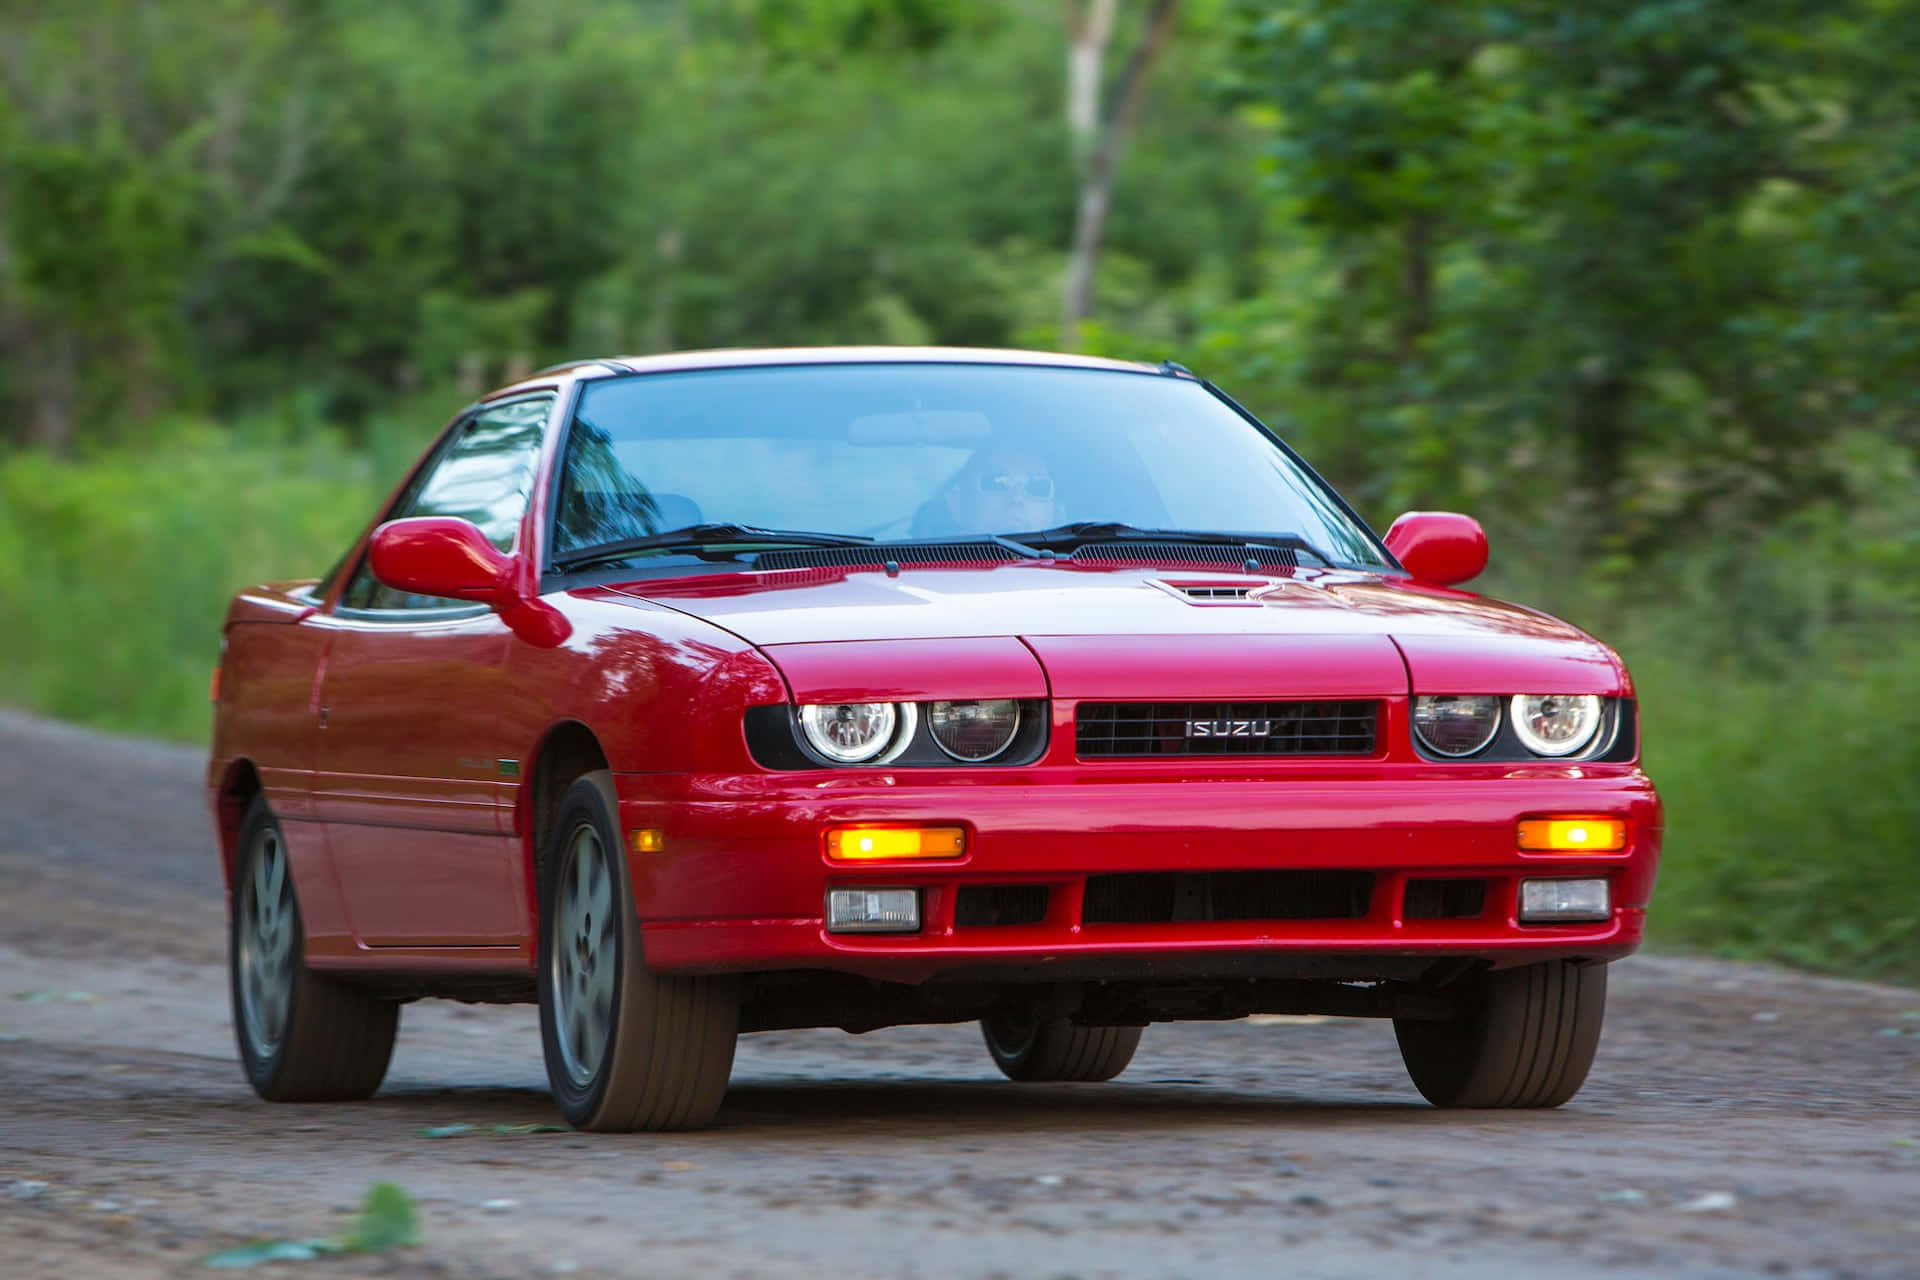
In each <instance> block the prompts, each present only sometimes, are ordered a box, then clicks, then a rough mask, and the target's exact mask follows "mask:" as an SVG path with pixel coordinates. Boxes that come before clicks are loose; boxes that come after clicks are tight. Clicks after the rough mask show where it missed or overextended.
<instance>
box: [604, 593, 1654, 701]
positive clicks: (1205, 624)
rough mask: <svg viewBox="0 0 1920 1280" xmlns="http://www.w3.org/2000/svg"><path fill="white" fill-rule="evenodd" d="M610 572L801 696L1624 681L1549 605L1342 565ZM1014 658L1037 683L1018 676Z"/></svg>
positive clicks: (1474, 687) (1504, 686)
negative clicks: (775, 670)
mask: <svg viewBox="0 0 1920 1280" xmlns="http://www.w3.org/2000/svg"><path fill="white" fill-rule="evenodd" d="M614 590H615V591H617V592H619V593H621V594H624V595H628V596H631V597H634V598H636V599H637V600H647V601H651V602H653V603H655V604H658V605H661V606H664V607H667V608H671V609H675V610H679V611H681V612H684V613H688V614H692V615H693V616H695V617H698V618H701V619H703V620H705V621H707V622H710V623H712V624H714V625H716V626H719V627H722V628H724V629H726V630H727V631H730V632H732V633H734V634H735V635H737V636H739V637H741V638H742V639H744V640H746V641H747V642H749V643H751V644H753V645H755V646H757V647H759V648H760V649H762V650H763V651H765V652H766V653H768V654H769V656H771V657H772V658H773V659H774V661H775V662H776V663H777V664H778V665H779V666H780V667H781V669H782V670H783V671H784V672H786V673H787V675H788V677H789V681H790V683H792V684H793V685H794V692H795V695H796V696H816V695H821V696H824V694H825V693H827V692H829V691H831V692H832V693H834V694H837V695H839V696H852V694H853V693H854V692H855V691H856V689H865V690H866V691H868V692H869V693H870V694H872V695H873V696H882V695H883V694H884V693H887V692H888V691H891V693H892V696H896V697H913V696H919V695H920V694H926V693H929V691H933V692H931V696H942V697H948V698H955V697H961V698H964V697H984V696H1001V697H1008V696H1015V697H1025V696H1042V695H1043V694H1044V693H1045V692H1047V691H1048V690H1050V691H1051V693H1052V694H1053V696H1056V697H1103V696H1160V697H1190V698H1197V697H1232V696H1250V693H1249V685H1250V683H1251V684H1260V685H1262V686H1267V685H1272V684H1275V682H1276V681H1279V680H1280V677H1281V675H1282V673H1284V680H1283V681H1281V682H1282V683H1284V684H1285V686H1286V691H1287V692H1288V693H1291V694H1295V695H1299V696H1309V695H1313V696H1342V695H1348V696H1351V695H1357V694H1386V693H1405V692H1406V691H1407V690H1408V689H1409V687H1410V686H1411V688H1412V689H1413V690H1414V691H1416V692H1432V693H1438V692H1462V693H1467V692H1508V693H1529V692H1540V693H1619V692H1624V691H1625V690H1624V688H1623V685H1624V680H1625V676H1624V672H1623V671H1622V670H1621V668H1620V667H1619V664H1618V662H1617V660H1616V659H1614V657H1613V655H1612V654H1611V652H1610V651H1609V650H1607V649H1606V648H1605V646H1603V645H1601V644H1599V643H1598V642H1597V641H1595V640H1593V639H1592V638H1591V637H1589V636H1587V635H1586V634H1585V633H1583V632H1581V631H1579V630H1578V629H1576V628H1574V627H1571V626H1569V625H1567V624H1566V623H1564V622H1561V621H1559V620H1558V619H1555V618H1551V617H1548V616H1547V615H1545V614H1542V613H1538V612H1536V611H1534V610H1531V609H1525V608H1522V607H1520V606H1517V605H1512V604H1507V603H1505V602H1502V601H1498V600H1492V599H1488V598H1485V597H1482V596H1477V595H1474V594H1472V593H1470V592H1465V591H1457V590H1451V589H1447V588H1439V587H1428V586H1423V585H1420V584H1417V583H1412V582H1410V581H1408V580H1406V579H1401V578H1389V577H1382V576H1379V575H1374V574H1365V573H1355V572H1348V571H1329V570H1316V569H1298V570H1294V571H1292V572H1290V573H1289V572H1284V571H1282V572H1278V573H1263V574H1259V575H1241V574H1231V573H1229V574H1220V573H1208V572H1205V571H1199V572H1194V571H1181V570H1160V569H1138V568H1136V569H1113V568H1090V567H1081V566H1072V565H1053V566H1042V565H1002V566H995V567H991V568H954V569H923V568H908V569H905V570H903V571H902V572H901V573H900V574H899V575H898V576H892V575H888V574H886V573H883V572H879V571H872V570H857V571H848V570H841V569H795V570H784V571H776V572H769V573H761V574H727V575H722V576H716V577H702V578H674V579H668V580H659V579H655V580H651V581H644V582H634V583H628V584H625V585H622V586H619V587H616V588H614ZM1242 590H1244V591H1245V592H1246V594H1245V595H1244V596H1242V595H1240V594H1239V593H1240V592H1241V591H1242ZM1003 642H1004V643H1003ZM1017 650H1021V651H1024V652H1017ZM1027 653H1031V654H1033V655H1037V657H1038V665H1033V664H1031V663H1028V661H1027V657H1026V655H1027ZM1023 664H1024V666H1023ZM1027 668H1030V669H1031V670H1032V673H1033V674H1032V677H1031V678H1030V679H1029V680H1027V681H1025V682H1024V683H1025V684H1032V683H1035V682H1037V681H1038V680H1039V678H1040V677H1041V675H1042V674H1044V677H1045V679H1046V683H1047V686H1048V688H1047V689H1041V690H1028V689H1025V688H1015V687H1012V686H1015V685H1021V684H1023V682H1022V681H1018V680H1015V679H1014V678H1013V676H1014V672H1015V671H1017V670H1022V669H1027ZM966 672H978V673H980V676H981V679H980V680H979V681H968V680H965V679H964V675H965V673H966ZM915 673H921V674H915ZM796 677H797V678H796ZM961 683H967V684H973V683H979V684H981V687H980V688H979V689H964V688H961V687H960V684H961ZM803 685H804V686H805V687H806V688H807V690H808V692H807V693H806V694H804V695H803V693H802V686H803ZM882 686H884V687H882ZM921 686H924V688H923V687H921Z"/></svg>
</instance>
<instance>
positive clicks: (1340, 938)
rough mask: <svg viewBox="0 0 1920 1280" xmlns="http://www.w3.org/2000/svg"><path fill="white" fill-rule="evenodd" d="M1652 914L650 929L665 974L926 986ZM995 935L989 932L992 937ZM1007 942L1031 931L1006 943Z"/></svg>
mask: <svg viewBox="0 0 1920 1280" xmlns="http://www.w3.org/2000/svg"><path fill="white" fill-rule="evenodd" d="M1645 921H1646V912H1645V911H1644V910H1642V909H1638V908H1621V909H1620V910H1618V911H1616V912H1615V913H1614V918H1613V919H1612V920H1611V921H1608V922H1607V923H1606V924H1603V925H1598V926H1591V925H1551V926H1520V925H1515V924H1512V923H1511V922H1508V921H1497V920H1485V921H1481V920H1475V921H1446V920H1435V921H1419V922H1417V923H1416V925H1415V927H1412V928H1409V927H1407V926H1406V925H1405V924H1403V923H1400V922H1381V921H1377V920H1352V921H1338V922H1317V921H1316V922H1300V923H1298V924H1289V923H1275V924H1268V925H1260V924H1258V923H1255V922H1247V923H1207V924H1185V925H1130V926H1103V927H1100V928H1097V929H1093V930H1089V929H1087V928H1085V927H1081V928H1077V929H1073V930H1059V929H1049V928H1048V927H1047V926H1044V925H1038V926H1008V927H1003V928H993V929H979V928H976V929H971V930H966V931H964V932H962V933H958V934H956V932H955V931H954V930H952V929H951V928H949V929H946V930H944V931H942V932H939V933H935V934H863V935H852V934H829V933H827V932H826V931H825V928H824V925H823V922H822V921H821V920H819V919H817V918H803V919H791V920H697V921H696V920H669V921H653V922H649V923H648V924H647V925H646V926H645V929H644V931H643V937H644V938H645V946H646V954H647V965H648V967H649V968H652V969H656V970H658V971H660V972H670V973H686V974H697V973H726V972H742V971H765V970H781V969H834V970H839V971H842V972H847V973H853V974H857V975H860V976H863V977H868V978H873V979H878V980H883V981H892V982H908V983H921V982H927V981H932V980H941V979H955V980H958V979H967V980H980V981H987V980H1001V981H1029V982H1033V981H1054V982H1063V981H1122V980H1152V979H1166V980H1182V981H1191V980H1203V979H1208V978H1212V979H1231V978H1259V977H1270V978H1298V977H1321V978H1326V979H1329V980H1334V981H1362V980H1369V979H1381V978H1389V977H1395V976H1400V974H1402V973H1405V974H1407V975H1409V976H1411V975H1414V974H1417V973H1419V972H1421V971H1424V970H1425V969H1426V968H1428V967H1430V966H1431V965H1432V964H1433V963H1434V962H1436V961H1442V960H1448V959H1455V958H1458V959H1467V960H1472V961H1476V962H1479V963H1481V964H1484V965H1485V966H1487V967H1489V968H1508V967H1510V966H1514V965H1523V964H1534V963H1538V962H1540V961H1543V960H1560V959H1579V960H1589V961H1595V962H1607V961H1612V960H1618V959H1620V958H1622V957H1624V956H1627V955H1630V954H1632V953H1633V952H1634V951H1636V950H1638V949H1639V946H1640V939H1641V935H1642V932H1643V930H1644V927H1645ZM983 934H984V935H986V936H985V937H983V936H982V935H983ZM997 935H1024V937H1022V936H997Z"/></svg>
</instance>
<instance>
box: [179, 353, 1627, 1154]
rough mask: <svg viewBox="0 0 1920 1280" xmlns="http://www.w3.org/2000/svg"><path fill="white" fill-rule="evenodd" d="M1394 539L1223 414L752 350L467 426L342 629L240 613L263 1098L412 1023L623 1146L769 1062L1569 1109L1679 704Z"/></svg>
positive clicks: (298, 587)
mask: <svg viewBox="0 0 1920 1280" xmlns="http://www.w3.org/2000/svg"><path fill="white" fill-rule="evenodd" d="M1485 563H1486V539H1485V537H1484V535H1483V534H1482V533H1481V530H1480V527H1479V525H1477V524H1476V523H1475V522H1474V521H1472V520H1470V519H1468V518H1466V517H1464V516H1459V515H1448V514H1439V513H1415V514H1411V515H1407V516H1403V517H1401V518H1400V519H1399V520H1398V521H1396V522H1395V523H1394V525H1393V527H1392V528H1391V529H1390V530H1388V532H1387V535H1386V538H1385V539H1384V540H1382V539H1380V538H1378V537H1376V536H1375V535H1374V534H1373V533H1372V532H1371V531H1369V529H1368V528H1367V526H1366V524H1365V523H1363V522H1362V521H1361V520H1360V518H1359V517H1358V516H1357V515H1355V514H1354V512H1353V510H1352V508H1350V507H1349V506H1348V505H1347V504H1346V503H1345V502H1344V501H1342V500H1341V498H1340V496H1339V495H1338V494H1336V493H1335V492H1334V491H1333V490H1332V489H1331V488H1329V487H1328V486H1327V485H1326V484H1325V483H1324V482H1323V481H1322V480H1320V479H1319V478H1318V477H1317V476H1316V475H1315V474H1314V473H1313V471H1312V470H1311V469H1310V468H1309V467H1308V466H1307V465H1306V464H1305V463H1304V462H1303V461H1301V459H1300V458H1299V457H1298V456H1297V455H1295V454H1294V452H1293V451H1292V450H1291V449H1289V448H1288V447H1287V445H1286V444H1285V442H1283V441H1282V440H1281V439H1279V438H1278V437H1277V436H1276V435H1275V434H1274V433H1273V432H1272V431H1270V430H1269V429H1267V428H1266V427H1264V426H1262V425H1261V424H1260V423H1259V422H1258V421H1256V420H1255V419H1254V418H1253V417H1252V416H1251V415H1249V414H1248V413H1247V412H1246V411H1245V410H1243V409H1241V408H1240V407H1239V406H1238V405H1237V404H1235V403H1234V402H1233V401H1232V400H1231V399H1229V398H1228V397H1227V396H1226V395H1225V394H1223V393H1222V392H1221V391H1219V390H1218V389H1217V388H1215V387H1213V386H1212V385H1211V384H1209V383H1207V382H1205V381H1203V380H1201V379H1199V378H1196V377H1195V376H1194V375H1193V374H1191V373H1189V372H1188V371H1187V370H1185V369H1183V368H1181V367H1180V366H1178V365H1174V364H1171V363H1169V364H1166V365H1162V366H1159V367H1154V366H1150V365H1139V364H1126V363H1119V362H1115V361H1107V360H1094V359H1082V358H1078V357H1073V356H1062V355H1051V354H1038V353H1029V352H1013V351H968V350H946V349H904V348H882V349H838V350H793V351H723V352H703V353H694V354H682V355H673V356H662V357H649V358H644V359H621V360H597V361H586V362H581V363H577V364H570V365H566V366H564V367H560V368H555V369H551V370H548V371H545V372H543V373H541V374H539V375H536V376H535V377H533V378H530V379H528V380H526V381H523V382H520V383H518V384H516V385H514V386H511V387H508V388H506V389H505V390H502V391H498V392H495V393H494V394H492V395H490V396H487V397H486V398H485V399H483V400H481V401H480V402H479V403H477V404H475V405H474V406H472V407H471V408H469V409H467V410H466V411H465V412H463V413H461V414H460V415H459V416H458V417H457V418H455V419H454V421H453V422H452V424H451V425H449V426H448V427H447V428H446V430H445V431H444V432H442V433H441V435H440V437H439V439H438V441H437V442H436V443H435V444H434V445H433V447H432V448H431V449H430V450H429V451H428V452H427V454H426V456H425V457H424V458H423V459H422V461H421V462H420V464H419V465H418V467H417V468H416V469H415V470H414V472H413V474H412V475H411V476H410V477H409V478H408V479H407V481H406V482H405V483H404V484H402V485H401V486H400V488H399V490H398V492H396V493H395V495H394V496H393V498H392V500H391V501H390V502H389V503H388V504H387V506H386V508H385V509H384V510H383V511H382V512H381V513H380V514H379V516H378V518H376V519H375V520H374V521H373V522H372V524H371V525H370V526H369V527H368V529H367V531H366V533H365V534H364V535H363V536H362V537H361V538H360V540H359V541H358V542H356V543H355V544H354V545H353V546H352V547H351V548H349V549H348V551H347V553H346V554H345V555H344V556H342V557H341V559H340V562H339V564H338V565H337V566H335V568H334V570H333V571H332V572H331V573H329V574H328V575H327V576H326V577H325V578H323V579H320V580H318V581H312V580H307V581H299V582H286V583H276V584H272V585H268V586H261V587H256V588H254V589H252V590H248V591H245V592H242V593H241V594H240V595H238V596H237V597H236V598H235V599H234V601H233V604H232V607H231V610H230V612H229V614H228V618H227V623H226V630H225V641H224V647H223V650H222V660H221V665H220V668H219V671H218V672H217V673H216V690H217V702H218V709H217V717H216V724H215V732H214V739H213V753H212V760H211V762H210V765H209V769H208V774H207V784H208V789H209V794H210V797H211V802H212V808H213V815H214V819H215V823H216V825H217V827H218V831H219V842H220V854H221V860H222V865H223V868H224V870H225V873H226V877H227V881H228V884H229V885H230V887H231V912H230V915H231V956H232V978H233V1003H234V1022H235V1026H236V1030H237V1034H238V1039H239V1047H240V1055H241V1058H242V1061H243V1063H244V1065H245V1068H246V1072H247V1075H248V1077H249V1078H250V1080H251V1081H252V1084H253V1087H254V1088H255V1089H256V1090H258V1092H259V1093H260V1094H261V1095H262V1096H263V1097H267V1098H274V1099H283V1100H289V1101H291V1100H301V1099H338V1098H360V1097H365V1096H367V1095H368V1094H370V1093H372V1092H373V1091H374V1090H375V1089H376V1088H378V1087H379V1084H380V1081H381V1078H382V1076H383V1075H384V1074H385V1072H386V1067H387V1061H388V1057H389V1055H390V1053H391V1051H392V1047H393V1040H394V1030H395V1026H396V1022H397V1019H398V1014H399V1008H400V1005H401V1004H403V1003H404V1002H406V1001H409V1000H414V999H417V998H420V997H423V996H442V997H452V998H455V999H460V1000H481V1001H502V1002H504V1001H523V1002H530V1003H538V1005H539V1006H540V1019H541V1027H542V1031H543V1036H544V1042H545V1050H546V1065H547V1074H548V1077H549V1079H550V1080H551V1081H552V1085H553V1093H554V1097H555V1100H556V1101H557V1102H558V1104H559V1108H560V1111H561V1113H562V1114H563V1115H564V1116H565V1117H566V1119H567V1120H568V1121H569V1122H570V1123H572V1124H574V1125H576V1126H579V1127H581V1128H586V1129H613V1130H619V1129H672V1128H688V1127H693V1126H698V1125H701V1124H705V1123H706V1122H708V1121H709V1120H710V1119H711V1118H712V1116H713V1115H714V1112H715V1110H716V1108H717V1107H718V1106H719V1105H720V1101H721V1098H722V1095H723V1094H724V1092H725V1090H726V1084H727V1075H728V1071H729V1069H730V1068H731V1065H732V1059H733V1046H734V1041H735V1038H736V1036H738V1035H739V1033H741V1032H743V1031H764V1030H770V1029H775V1028H787V1027H843V1028H845V1029H847V1030H849V1031H866V1030H869V1029H872V1028H875V1027H884V1026H889V1025H894V1024H901V1023H927V1022H958V1021H970V1020H978V1021H979V1023H980V1025H981V1029H982V1031H983V1033H984V1036H985V1040H986V1047H987V1050H988V1052H989V1053H990V1054H991V1055H992V1058H993V1060H994V1062H995V1063H996V1064H997V1065H998V1066H999V1068H1000V1070H1001V1071H1003V1072H1005V1073H1006V1074H1007V1075H1008V1076H1010V1077H1012V1078H1013V1079H1015V1080H1081V1081H1093V1080H1106V1079H1109V1078H1111V1077H1113V1076H1115V1075H1117V1074H1119V1073H1120V1072H1121V1071H1122V1070H1123V1069H1124V1068H1125V1067H1126V1065H1127V1062H1128V1060H1129V1058H1130V1057H1131V1056H1132V1054H1133V1052H1134V1049H1135V1046H1136V1045H1138V1044H1139V1041H1140V1035H1141V1029H1142V1028H1143V1027H1145V1026H1146V1025H1147V1024H1148V1023H1151V1022H1162V1021H1173V1020H1180V1019H1199V1018H1239V1017H1243V1016H1245V1015H1247V1014H1251V1013H1256V1012H1277V1013H1327V1014H1343V1015H1354V1016H1361V1017H1380V1018H1391V1019H1392V1020H1393V1024H1394V1030H1395V1032H1396V1034H1397V1036H1398V1039H1399V1044H1400V1049H1401V1053H1402V1055H1403V1057H1404V1059H1405V1062H1406V1065H1407V1069H1408V1071H1409V1073H1410V1074H1411V1076H1412V1078H1413V1082H1414V1084H1415V1085H1416V1086H1417V1087H1418V1088H1419V1090H1420V1092H1421V1093H1423V1094H1425V1095H1426V1097H1427V1098H1429V1099H1430V1100H1431V1101H1433V1102H1434V1103H1436V1104H1438V1105H1440V1106H1445V1107H1543V1106H1554V1105H1557V1104H1559V1103H1562V1102H1564V1101H1566V1100H1567V1099H1568V1098H1570V1097H1572V1096H1573V1094H1574V1093H1575V1091H1576V1090H1578V1089H1579V1087H1580V1085H1581V1083H1582V1082H1583V1080H1584V1079H1585V1077H1586V1074H1587V1069H1588V1066H1589V1064H1590V1063H1591V1062H1592V1059H1593V1055H1594V1049H1595V1046H1596V1044H1597V1042H1598V1039H1599V1035H1600V1025H1601V1018H1602V1013H1603V1009H1604V1005H1605V1000H1606V975H1607V969H1606V966H1607V962H1608V961H1611V960H1613V959H1615V958H1617V957H1619V956H1623V955H1625V954H1627V953H1628V952H1630V951H1632V950H1633V949H1634V948H1635V947H1636V946H1637V945H1638V944H1639V941H1640V936H1641V929H1642V924H1643V920H1644V915H1645V909H1646V905H1647V899H1648V895H1649V893H1650V892H1651V890H1652V887H1653V880H1654V868H1655V863H1656V860H1657V858H1658V855H1659V845H1660V835H1661V811H1660V805H1659V801H1658V799H1657V797H1656V796H1655V794H1654V788H1653V785H1652V783H1651V782H1650V781H1649V780H1648V778H1647V776H1646V774H1645V773H1644V772H1642V770H1641V768H1640V765H1639V759H1640V751H1639V740H1638V733H1637V730H1636V721H1635V715H1634V699H1633V686H1632V683H1631V681H1630V680H1629V678H1628V675H1627V672H1626V670H1625V668H1624V667H1623V666H1622V665H1621V663H1620V660H1619V659H1618V658H1617V657H1616V656H1615V655H1614V654H1613V653H1612V652H1611V651H1610V650H1609V649H1607V648H1606V647H1605V646H1604V645H1602V644H1600V643H1599V642H1598V641H1596V640H1594V639H1593V638H1591V637H1590V636H1587V635H1585V634H1583V633H1582V632H1580V631H1578V630H1576V629H1575V628H1573V627H1571V626H1568V625H1567V624H1565V623H1562V622H1559V621H1556V620H1555V619H1553V618H1550V617H1546V616H1544V615H1542V614H1540V613H1537V612H1534V611H1532V610H1529V609H1524V608H1520V607H1518V606H1516V605H1511V604H1503V603H1500V602H1497V601H1494V600H1489V599H1484V598H1482V597H1479V596H1476V595H1473V594H1471V593H1469V592H1465V591H1461V590H1457V589H1455V584H1458V583H1460V582H1464V581H1466V580H1467V579H1469V578H1472V577H1473V576H1474V575H1475V574H1476V573H1478V572H1479V571H1480V570H1481V569H1482V568H1483V567H1484V565H1485Z"/></svg>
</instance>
